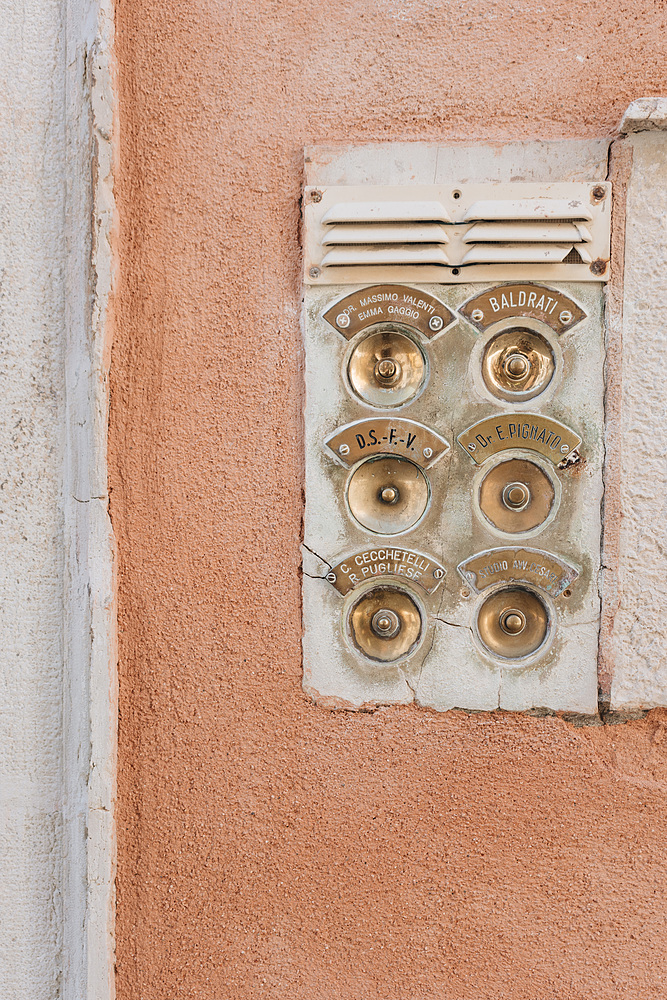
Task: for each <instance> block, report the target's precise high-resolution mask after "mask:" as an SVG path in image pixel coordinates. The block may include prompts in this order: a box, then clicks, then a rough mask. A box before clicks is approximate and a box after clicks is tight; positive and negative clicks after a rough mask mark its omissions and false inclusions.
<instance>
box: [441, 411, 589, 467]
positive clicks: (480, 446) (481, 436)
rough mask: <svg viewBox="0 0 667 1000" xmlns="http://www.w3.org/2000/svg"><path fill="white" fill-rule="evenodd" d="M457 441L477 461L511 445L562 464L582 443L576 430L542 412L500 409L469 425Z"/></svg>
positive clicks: (478, 462)
mask: <svg viewBox="0 0 667 1000" xmlns="http://www.w3.org/2000/svg"><path fill="white" fill-rule="evenodd" d="M457 441H458V442H459V444H460V445H461V447H462V448H463V450H464V451H465V452H467V453H468V455H470V457H471V458H472V460H473V461H474V462H476V463H477V465H481V464H482V462H485V461H486V460H487V458H491V456H492V455H497V454H498V452H500V451H506V450H507V449H508V448H522V449H526V450H528V451H536V452H538V453H539V454H540V455H544V457H545V458H548V459H550V460H551V461H552V462H553V463H554V465H558V463H559V462H562V461H563V459H565V458H567V456H568V455H570V454H571V453H572V452H573V451H575V449H577V448H578V447H579V445H580V444H581V438H580V437H579V435H578V434H575V433H574V431H573V430H570V428H569V427H566V426H565V424H561V423H560V422H559V421H558V420H552V419H551V417H544V416H542V414H540V413H498V414H496V416H493V417H487V418H486V419H485V420H480V421H479V422H478V423H476V424H473V425H472V427H468V429H467V430H465V431H463V433H462V434H459V436H458V438H457Z"/></svg>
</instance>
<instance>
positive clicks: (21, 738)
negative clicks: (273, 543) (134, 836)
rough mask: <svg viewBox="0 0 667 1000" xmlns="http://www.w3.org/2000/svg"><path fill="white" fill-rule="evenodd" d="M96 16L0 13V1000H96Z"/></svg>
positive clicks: (96, 10) (80, 7) (100, 301)
mask: <svg viewBox="0 0 667 1000" xmlns="http://www.w3.org/2000/svg"><path fill="white" fill-rule="evenodd" d="M109 14H110V9H109V8H108V7H106V6H104V5H103V4H98V3H96V2H87V0H81V2H79V0H27V2H26V3H23V4H15V3H5V2H0V77H1V81H0V380H1V387H0V388H1V391H0V470H1V474H0V545H1V548H2V564H1V569H0V630H1V634H2V638H3V644H2V652H1V653H0V676H1V677H2V684H3V694H2V708H1V709H0V921H1V922H2V928H3V930H2V936H1V938H0V996H2V997H3V998H4V997H7V998H11V1000H54V998H61V997H62V998H63V1000H93V998H94V1000H108V998H110V997H111V996H112V990H113V939H112V935H113V911H112V906H111V903H112V901H113V891H112V890H113V862H114V850H113V848H114V842H113V792H114V765H115V753H114V749H115V745H114V739H115V718H116V711H115V673H114V665H115V661H114V658H113V654H114V645H113V638H114V630H113V587H112V560H111V535H110V525H109V517H108V511H107V497H106V494H107V487H106V428H107V403H106V398H107V395H106V371H107V368H108V344H106V336H107V325H106V316H105V313H106V303H107V299H108V294H109V287H110V281H111V273H112V268H111V257H110V244H109V233H110V221H111V220H110V206H111V203H110V201H109V197H108V194H109V171H110V148H111V147H110V142H109V136H107V137H106V138H105V137H104V135H103V134H102V133H103V132H104V129H105V120H106V121H107V123H108V118H109V115H106V116H105V115H103V114H102V111H101V107H100V100H101V101H102V102H106V104H107V106H109V98H110V96H111V92H110V88H109V81H110V76H109V47H108V46H109V41H110V38H111V29H112V23H111V20H110V17H109ZM93 92H94V93H95V95H96V99H97V106H96V108H95V110H94V111H93V109H92V94H93ZM94 133H95V134H94ZM93 230H94V232H95V236H94V237H93ZM105 249H106V253H105ZM93 262H94V271H95V276H93V267H91V263H93Z"/></svg>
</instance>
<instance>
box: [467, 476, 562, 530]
mask: <svg viewBox="0 0 667 1000" xmlns="http://www.w3.org/2000/svg"><path fill="white" fill-rule="evenodd" d="M555 496H556V491H555V489H554V486H553V483H552V482H551V480H550V479H549V477H548V476H547V474H546V472H543V471H542V469H541V468H540V467H539V466H538V465H536V464H535V463H534V462H530V461H529V460H528V459H523V458H510V459H507V460H506V461H504V462H500V463H499V464H498V465H495V466H494V467H493V468H492V469H490V470H489V472H487V474H486V476H485V477H484V479H483V480H482V482H481V484H480V487H479V508H480V510H481V512H482V514H483V515H484V517H485V518H486V519H487V520H488V521H489V522H490V523H491V524H492V525H493V526H494V527H495V528H498V530H499V531H504V532H507V534H511V535H517V534H521V533H522V532H524V531H532V529H533V528H537V527H538V526H539V525H540V524H542V523H543V522H544V521H545V520H546V519H547V518H548V516H549V514H550V513H551V510H552V508H553V505H554V500H555Z"/></svg>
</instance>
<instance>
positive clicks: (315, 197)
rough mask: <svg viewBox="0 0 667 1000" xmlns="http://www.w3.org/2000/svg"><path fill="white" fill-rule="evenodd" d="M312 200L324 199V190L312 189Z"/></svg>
mask: <svg viewBox="0 0 667 1000" xmlns="http://www.w3.org/2000/svg"><path fill="white" fill-rule="evenodd" d="M310 200H311V201H322V192H321V191H311V192H310Z"/></svg>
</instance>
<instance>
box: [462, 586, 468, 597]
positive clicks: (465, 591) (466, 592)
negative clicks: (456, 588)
mask: <svg viewBox="0 0 667 1000" xmlns="http://www.w3.org/2000/svg"><path fill="white" fill-rule="evenodd" d="M461 597H470V591H469V590H466V588H465V587H464V588H463V590H462V591H461Z"/></svg>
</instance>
